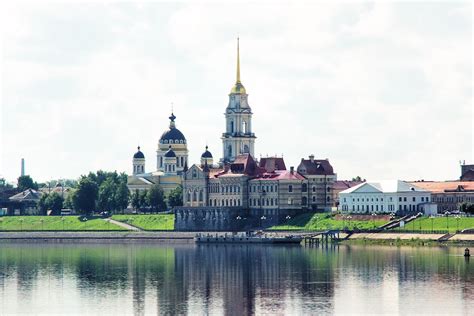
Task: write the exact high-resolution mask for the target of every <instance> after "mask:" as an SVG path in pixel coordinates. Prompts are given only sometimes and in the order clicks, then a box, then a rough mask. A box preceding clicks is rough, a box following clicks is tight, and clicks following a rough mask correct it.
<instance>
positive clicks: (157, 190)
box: [147, 184, 166, 212]
mask: <svg viewBox="0 0 474 316" xmlns="http://www.w3.org/2000/svg"><path fill="white" fill-rule="evenodd" d="M147 201H148V204H149V205H150V206H151V207H152V209H153V210H154V211H158V212H161V211H166V202H165V194H164V193H163V189H162V188H161V187H160V186H159V185H158V184H154V185H152V186H151V188H150V190H149V191H148V194H147Z"/></svg>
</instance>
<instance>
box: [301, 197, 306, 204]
mask: <svg viewBox="0 0 474 316" xmlns="http://www.w3.org/2000/svg"><path fill="white" fill-rule="evenodd" d="M306 203H307V198H306V196H303V198H302V199H301V204H303V205H306Z"/></svg>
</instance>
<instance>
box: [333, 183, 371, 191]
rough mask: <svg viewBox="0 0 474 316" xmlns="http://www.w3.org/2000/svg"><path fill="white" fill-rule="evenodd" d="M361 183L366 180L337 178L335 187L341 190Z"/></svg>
mask: <svg viewBox="0 0 474 316" xmlns="http://www.w3.org/2000/svg"><path fill="white" fill-rule="evenodd" d="M361 183H364V181H349V180H337V181H334V185H333V189H334V190H339V191H341V190H346V189H349V188H352V187H354V186H356V185H358V184H361Z"/></svg>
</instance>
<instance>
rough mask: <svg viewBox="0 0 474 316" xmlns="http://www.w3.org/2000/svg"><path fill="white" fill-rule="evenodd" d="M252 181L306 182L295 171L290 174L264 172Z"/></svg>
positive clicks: (278, 171)
mask: <svg viewBox="0 0 474 316" xmlns="http://www.w3.org/2000/svg"><path fill="white" fill-rule="evenodd" d="M252 180H273V181H278V180H306V178H305V177H303V176H302V175H301V174H299V173H298V172H296V171H294V172H293V173H292V172H291V171H288V170H275V171H274V172H265V173H263V174H261V175H259V176H258V177H255V178H254V179H252Z"/></svg>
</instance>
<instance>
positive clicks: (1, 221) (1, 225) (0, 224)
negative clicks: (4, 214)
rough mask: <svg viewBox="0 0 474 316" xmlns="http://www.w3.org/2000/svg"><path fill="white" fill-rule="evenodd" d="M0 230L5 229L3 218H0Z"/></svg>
mask: <svg viewBox="0 0 474 316" xmlns="http://www.w3.org/2000/svg"><path fill="white" fill-rule="evenodd" d="M0 230H3V218H0Z"/></svg>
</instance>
